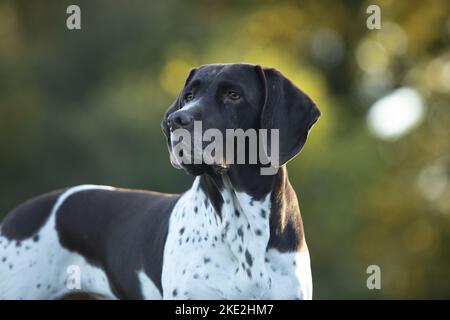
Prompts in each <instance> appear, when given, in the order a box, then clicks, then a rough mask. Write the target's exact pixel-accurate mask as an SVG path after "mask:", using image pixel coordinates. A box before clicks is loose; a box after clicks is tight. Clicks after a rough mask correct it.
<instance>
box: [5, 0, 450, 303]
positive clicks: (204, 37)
mask: <svg viewBox="0 0 450 320" xmlns="http://www.w3.org/2000/svg"><path fill="white" fill-rule="evenodd" d="M70 4H78V5H79V6H80V7H81V26H82V29H81V30H78V31H77V30H75V31H70V30H68V29H67V28H66V19H67V17H68V15H67V14H66V8H67V6H68V5H70ZM370 4H377V5H379V6H380V8H381V19H382V28H381V29H380V30H369V29H368V28H367V27H366V20H367V18H368V17H369V14H367V13H366V8H367V7H368V6H369V5H370ZM449 9H450V8H449V2H448V1H447V0H434V1H394V0H390V1H362V2H357V1H342V2H341V1H339V2H338V1H320V3H319V1H314V0H312V1H263V0H250V1H248V0H246V1H244V0H242V1H239V0H233V1H207V0H203V1H186V0H165V1H137V0H130V1H125V0H122V1H114V2H111V1H106V0H102V1H99V0H96V1H92V0H91V1H66V0H58V1H56V0H54V1H49V0H47V1H37V0H35V1H19V0H15V1H1V2H0V218H2V217H3V216H4V215H5V214H6V213H7V212H8V211H10V210H11V209H12V208H14V207H15V206H16V205H18V204H19V203H20V202H22V201H24V200H26V199H27V198H30V197H32V196H35V195H38V194H41V193H44V192H46V191H49V190H52V189H57V188H61V187H66V186H70V185H76V184H84V183H95V184H106V185H114V186H121V187H129V188H144V189H153V190H159V191H164V192H182V191H184V190H185V189H186V188H187V187H188V186H189V185H190V184H191V182H192V180H193V179H192V177H189V176H187V175H186V174H185V173H184V172H182V171H178V170H175V169H173V168H172V167H171V165H170V163H169V156H168V152H167V149H166V146H165V143H164V138H163V134H162V133H161V130H160V125H159V123H160V119H161V117H162V115H163V113H164V111H165V109H166V108H167V107H168V106H169V104H170V103H171V102H172V101H173V100H174V99H175V97H176V95H177V93H178V91H179V90H180V89H181V86H182V84H183V82H184V80H185V77H186V75H187V72H188V70H189V69H190V68H191V67H194V66H197V65H200V64H207V63H218V62H241V61H242V62H249V63H256V64H262V65H264V66H273V67H276V68H278V69H279V70H280V71H281V72H283V73H284V74H285V75H286V76H287V77H288V78H290V79H291V80H293V82H294V83H296V84H297V85H298V86H299V87H300V88H302V89H303V90H304V91H305V92H307V93H308V94H309V95H310V96H311V97H312V98H313V100H314V101H315V102H316V103H317V105H318V106H319V107H320V109H321V111H322V117H321V118H320V120H319V122H318V123H317V124H316V125H315V126H314V128H313V129H312V132H311V135H310V138H309V141H308V143H307V144H306V146H305V148H304V150H303V152H302V154H301V155H300V156H298V157H297V158H296V159H295V160H294V161H291V162H290V163H289V165H288V167H289V174H290V179H291V183H292V184H293V186H294V188H295V189H296V191H297V193H298V196H299V200H300V206H301V209H302V214H303V219H304V223H305V230H306V237H307V242H308V246H309V249H310V253H311V259H312V270H313V279H314V297H315V298H318V299H328V298H342V299H346V298H351V299H365V298H368V299H381V298H400V299H407V298H450V249H449V246H448V245H449V240H450V139H449V138H450V105H449V98H450V48H449V42H450V41H449V40H450V10H449ZM372 264H375V265H379V266H380V268H381V279H382V280H381V286H382V288H381V290H368V289H367V287H366V279H367V277H368V276H369V275H368V274H366V268H367V267H368V266H369V265H372Z"/></svg>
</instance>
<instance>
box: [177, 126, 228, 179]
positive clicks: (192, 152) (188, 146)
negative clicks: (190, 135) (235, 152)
mask: <svg viewBox="0 0 450 320" xmlns="http://www.w3.org/2000/svg"><path fill="white" fill-rule="evenodd" d="M206 145H207V144H206V143H205V142H203V141H195V140H192V141H186V140H184V139H183V138H182V137H180V136H178V135H177V134H174V133H173V132H171V133H170V148H169V149H170V162H171V164H172V166H173V167H175V168H176V169H183V170H185V171H186V172H187V173H189V174H192V175H200V174H203V173H205V172H209V171H212V172H213V173H215V174H223V173H225V172H226V171H227V170H228V167H229V166H228V165H227V164H226V162H225V160H224V159H221V158H217V157H216V156H215V154H214V153H213V154H211V153H209V152H207V150H205V147H206Z"/></svg>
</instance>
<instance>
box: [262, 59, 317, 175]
mask: <svg viewBox="0 0 450 320" xmlns="http://www.w3.org/2000/svg"><path fill="white" fill-rule="evenodd" d="M256 69H257V72H258V74H259V75H260V77H261V80H262V83H263V90H264V92H263V100H264V101H265V102H264V105H263V108H262V111H261V118H260V126H261V128H262V129H267V131H268V136H269V137H270V130H271V129H279V165H280V166H281V165H283V164H285V163H286V162H288V161H289V160H291V159H292V158H293V157H294V156H295V155H296V154H297V153H299V152H300V150H301V149H302V148H303V145H304V144H305V142H306V138H307V136H308V132H309V129H311V127H312V125H313V124H314V123H315V122H316V121H317V119H318V118H319V116H320V111H319V109H318V108H317V106H316V105H315V103H314V102H313V101H312V100H311V99H310V98H309V97H308V96H307V95H306V94H305V93H304V92H302V91H301V90H300V89H299V88H297V87H296V86H295V85H294V84H293V83H292V82H291V81H289V80H288V79H287V78H286V77H285V76H283V75H282V74H281V72H279V71H278V70H276V69H274V68H261V67H260V66H256ZM268 141H271V140H270V138H269V139H268ZM267 148H268V150H266V152H267V155H270V156H269V158H272V156H273V155H272V154H271V150H270V143H267Z"/></svg>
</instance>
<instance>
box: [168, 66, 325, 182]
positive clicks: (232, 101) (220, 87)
mask: <svg viewBox="0 0 450 320" xmlns="http://www.w3.org/2000/svg"><path fill="white" fill-rule="evenodd" d="M319 116H320V112H319V110H318V108H317V107H316V105H315V104H314V103H313V102H312V101H311V99H310V98H309V97H308V96H307V95H306V94H305V93H303V92H302V91H301V90H300V89H298V88H297V87H296V86H295V85H294V84H293V83H292V82H291V81H289V80H288V79H287V78H286V77H284V76H283V75H282V74H281V73H280V72H279V71H277V70H275V69H273V68H262V67H260V66H258V65H251V64H212V65H204V66H200V67H198V68H195V69H192V70H191V71H190V73H189V75H188V77H187V79H186V81H185V85H184V88H183V89H182V90H181V92H180V94H179V95H178V97H177V99H176V100H175V102H174V103H173V104H172V105H171V106H170V107H169V109H168V110H167V111H166V113H165V115H164V118H163V120H162V123H161V125H162V129H163V132H164V134H165V135H166V138H167V144H168V148H169V152H170V154H171V162H172V164H173V165H174V166H175V167H176V168H183V169H185V170H186V171H187V172H188V173H190V174H193V175H199V174H202V173H204V172H206V171H207V170H210V169H213V170H214V171H215V172H223V171H224V170H226V169H227V168H228V166H229V163H227V161H228V162H229V159H230V158H226V155H227V156H228V154H227V152H228V151H229V150H227V146H228V145H227V144H226V145H225V146H224V148H223V150H224V151H223V152H213V153H210V154H212V158H213V159H209V161H204V160H205V159H204V157H205V154H206V153H203V151H204V149H205V147H206V146H207V145H208V144H210V143H211V142H212V141H214V140H215V139H217V137H216V136H214V138H211V137H209V138H207V137H206V135H205V136H202V134H203V133H206V132H207V130H208V129H215V130H216V131H218V132H220V133H222V137H223V139H224V140H223V143H224V144H225V140H226V137H227V132H226V130H227V129H232V130H236V129H242V130H243V131H245V132H247V131H248V130H249V129H253V130H256V132H258V130H259V129H267V130H269V131H270V129H278V130H279V146H278V149H279V155H278V159H279V161H278V165H283V164H284V163H286V162H287V161H289V160H290V159H292V158H293V157H294V156H295V155H296V154H297V153H298V152H299V151H300V150H301V149H302V147H303V145H304V144H305V142H306V138H307V135H308V132H309V129H310V128H311V126H312V125H313V124H314V123H315V122H316V121H317V119H318V117H319ZM200 123H201V128H199V127H200V126H199V125H198V124H200ZM194 128H195V130H196V132H197V133H198V130H200V131H201V134H197V135H196V134H195V132H194ZM180 129H181V130H180ZM180 132H181V134H180ZM186 132H187V133H190V134H191V136H190V138H191V140H190V141H187V140H186V136H184V135H183V133H186ZM269 136H270V134H269ZM258 137H259V136H258ZM205 138H206V140H209V142H208V141H205ZM249 140H250V139H249ZM249 140H248V141H249ZM180 143H181V144H184V145H185V146H188V147H190V149H189V155H187V154H186V152H185V154H183V150H182V149H183V148H179V147H180ZM226 143H228V141H227V142H226ZM177 146H178V148H177ZM174 149H177V150H176V152H175V150H174ZM266 149H267V150H265V152H266V153H270V151H271V150H270V144H269V145H268V147H267V148H266ZM180 150H181V153H180V152H179V151H180ZM184 150H186V149H184ZM239 150H242V149H236V147H234V157H236V153H239ZM205 151H206V150H205ZM244 152H248V148H246V149H245V151H244ZM272 156H273V155H272ZM187 159H188V161H186V160H187ZM234 160H235V159H234V158H233V161H234ZM234 163H236V162H234Z"/></svg>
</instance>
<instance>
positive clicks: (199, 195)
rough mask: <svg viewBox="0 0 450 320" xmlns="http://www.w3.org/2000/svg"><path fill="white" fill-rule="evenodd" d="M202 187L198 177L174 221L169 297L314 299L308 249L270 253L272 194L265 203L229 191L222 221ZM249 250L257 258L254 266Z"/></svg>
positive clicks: (167, 261) (167, 269) (167, 264)
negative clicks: (247, 256)
mask: <svg viewBox="0 0 450 320" xmlns="http://www.w3.org/2000/svg"><path fill="white" fill-rule="evenodd" d="M198 183H199V178H197V179H196V180H195V182H194V184H193V186H192V188H191V189H190V190H189V191H188V192H186V193H185V194H184V195H183V196H182V197H181V199H180V200H179V201H178V203H177V204H176V206H175V208H174V210H173V213H172V216H171V219H170V224H169V234H168V238H167V242H166V247H165V251H164V266H163V274H162V283H163V293H164V294H163V296H164V299H311V298H312V283H311V272H310V266H309V254H308V251H307V249H305V250H304V251H302V252H301V253H296V252H292V253H281V252H279V251H277V250H276V249H270V250H268V251H266V248H267V243H268V241H269V236H270V232H269V212H270V194H269V195H267V196H266V198H265V199H264V200H262V201H251V198H250V197H249V196H248V195H247V194H245V193H239V192H234V191H233V189H230V188H227V187H225V190H224V191H223V192H222V196H223V197H224V199H225V202H224V204H223V208H222V212H221V214H222V220H220V219H219V218H218V217H217V215H216V214H215V213H214V212H213V209H212V207H211V204H209V205H208V206H207V207H205V199H206V195H205V194H204V193H203V192H202V191H201V189H198V188H197V187H198ZM250 203H252V205H251V204H250ZM195 207H197V213H195V210H194V208H195ZM236 208H238V209H239V210H240V212H241V214H240V216H239V217H237V216H236V214H235V209H236ZM261 210H265V212H266V215H265V217H263V216H262V215H261V214H260V212H261ZM227 224H228V231H227V232H224V231H223V230H224V229H226V225H227ZM240 228H242V231H243V236H242V237H240V236H239V232H238V230H239V229H240ZM180 230H184V232H183V234H180ZM256 230H260V231H261V233H260V235H256V232H255V231H256ZM188 237H189V241H188V242H186V240H187V238H188ZM215 237H217V239H218V240H217V241H214V239H215ZM199 238H200V239H202V241H201V242H199V241H198V239H199ZM192 239H196V241H195V243H193V242H192ZM222 239H223V240H222ZM240 239H242V240H240ZM180 241H181V242H180ZM213 244H214V245H213ZM239 247H241V248H242V250H240V249H239ZM245 250H248V251H249V253H250V254H251V256H252V265H251V267H249V265H248V263H247V260H246V257H245ZM205 259H207V260H208V262H207V263H205ZM242 264H244V265H245V266H246V268H245V269H244V268H243V266H242ZM247 269H249V270H250V272H251V277H250V276H249V274H248V273H247Z"/></svg>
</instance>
